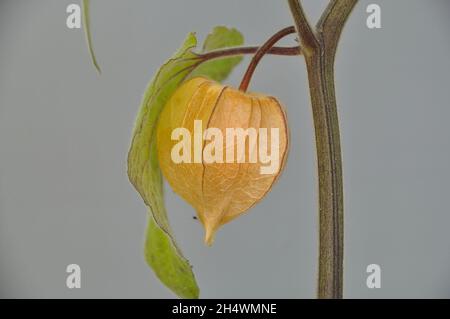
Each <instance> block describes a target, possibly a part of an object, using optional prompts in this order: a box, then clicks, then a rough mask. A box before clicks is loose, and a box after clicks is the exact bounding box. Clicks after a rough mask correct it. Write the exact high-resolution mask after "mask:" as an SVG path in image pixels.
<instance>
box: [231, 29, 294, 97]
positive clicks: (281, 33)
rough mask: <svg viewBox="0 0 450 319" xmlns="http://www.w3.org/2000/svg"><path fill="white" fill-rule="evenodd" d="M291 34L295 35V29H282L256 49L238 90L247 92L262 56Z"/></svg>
mask: <svg viewBox="0 0 450 319" xmlns="http://www.w3.org/2000/svg"><path fill="white" fill-rule="evenodd" d="M292 33H295V28H294V27H293V26H291V27H287V28H284V29H282V30H280V31H278V32H277V33H275V34H274V35H273V36H271V37H270V38H269V40H267V41H266V42H265V43H264V44H263V45H262V46H261V47H260V48H259V49H258V51H256V53H255V55H254V56H253V59H252V60H251V61H250V64H249V66H248V69H247V71H246V72H245V74H244V77H243V78H242V82H241V85H240V86H239V90H241V91H244V92H245V91H247V88H248V85H249V84H250V80H251V79H252V76H253V73H254V72H255V70H256V67H257V66H258V63H259V61H261V59H262V58H263V56H264V55H265V54H266V53H267V52H269V51H270V49H271V48H272V47H273V46H274V45H275V43H277V42H278V41H279V40H281V39H282V38H284V37H285V36H287V35H289V34H292Z"/></svg>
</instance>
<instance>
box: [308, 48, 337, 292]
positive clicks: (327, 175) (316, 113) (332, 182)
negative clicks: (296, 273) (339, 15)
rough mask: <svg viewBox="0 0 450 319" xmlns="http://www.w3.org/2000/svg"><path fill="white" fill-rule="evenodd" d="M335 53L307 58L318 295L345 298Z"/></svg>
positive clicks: (320, 53) (316, 54) (317, 54)
mask: <svg viewBox="0 0 450 319" xmlns="http://www.w3.org/2000/svg"><path fill="white" fill-rule="evenodd" d="M333 60H334V55H333V56H328V54H326V53H325V52H323V51H319V52H317V53H315V54H313V55H312V56H311V57H308V58H307V59H306V64H307V69H308V78H309V86H310V95H311V103H312V110H313V118H314V128H315V135H316V151H317V168H318V179H319V229H320V232H319V279H318V280H319V282H318V297H319V298H342V291H343V253H344V251H343V250H344V248H343V247H344V242H343V234H344V210H343V187H342V161H341V148H340V137H339V136H340V135H339V122H338V115H337V109H336V98H335V88H334V72H333Z"/></svg>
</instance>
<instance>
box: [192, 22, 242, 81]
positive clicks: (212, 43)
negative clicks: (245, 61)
mask: <svg viewBox="0 0 450 319" xmlns="http://www.w3.org/2000/svg"><path fill="white" fill-rule="evenodd" d="M243 43H244V37H243V36H242V34H241V33H240V32H239V31H238V30H236V29H234V28H231V29H229V28H227V27H224V26H217V27H215V28H214V29H213V31H212V32H211V33H210V34H209V35H208V36H207V37H206V39H205V42H204V44H203V50H202V52H203V53H205V52H209V51H213V50H217V49H222V48H226V47H234V46H240V45H242V44H243ZM241 61H242V56H234V57H227V58H221V59H215V60H211V61H207V62H205V63H202V64H201V65H200V66H199V67H197V68H196V69H195V71H194V72H192V74H191V76H190V77H194V76H200V75H202V76H207V77H209V78H210V79H212V80H215V81H218V82H222V81H223V80H225V79H226V78H227V77H228V75H229V74H230V72H231V70H232V69H233V68H234V67H235V66H237V65H238V64H239V63H240V62H241Z"/></svg>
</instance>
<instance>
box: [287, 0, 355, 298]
mask: <svg viewBox="0 0 450 319" xmlns="http://www.w3.org/2000/svg"><path fill="white" fill-rule="evenodd" d="M357 2H358V0H331V1H330V3H329V4H328V7H327V8H326V9H325V11H324V13H323V14H322V17H321V18H320V20H319V23H318V25H317V27H316V28H315V29H313V28H311V26H310V25H309V23H308V21H307V19H306V15H305V13H304V11H303V8H302V5H301V2H300V0H288V4H289V8H290V10H291V13H292V16H293V18H294V22H295V26H296V29H297V33H298V36H299V39H300V43H301V48H302V52H303V55H304V57H305V61H306V66H307V69H308V79H309V88H310V95H311V104H312V110H313V117H314V129H315V135H316V149H317V168H318V177H319V280H318V297H319V298H342V296H343V255H344V208H343V206H344V204H343V203H344V200H343V187H342V159H341V146H340V134H339V121H338V114H337V106H336V96H335V86H334V60H335V54H336V49H337V45H338V42H339V38H340V35H341V32H342V29H343V27H344V25H345V22H346V21H347V19H348V17H349V15H350V13H351V11H352V9H353V8H354V6H355V5H356V3H357Z"/></svg>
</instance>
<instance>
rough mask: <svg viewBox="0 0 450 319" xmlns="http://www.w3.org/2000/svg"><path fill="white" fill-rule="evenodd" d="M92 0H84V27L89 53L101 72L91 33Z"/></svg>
mask: <svg viewBox="0 0 450 319" xmlns="http://www.w3.org/2000/svg"><path fill="white" fill-rule="evenodd" d="M89 6H90V0H83V28H84V33H85V35H86V40H87V45H88V49H89V54H90V55H91V60H92V63H93V64H94V66H95V68H96V69H97V72H98V73H101V72H102V71H101V70H100V66H99V65H98V62H97V58H96V57H95V52H94V46H93V44H92V35H91V17H90V13H89Z"/></svg>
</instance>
